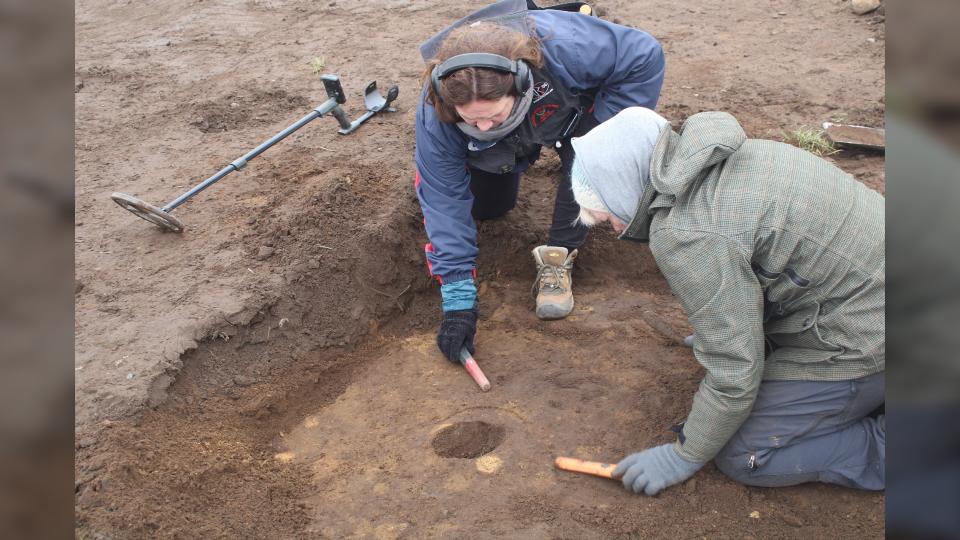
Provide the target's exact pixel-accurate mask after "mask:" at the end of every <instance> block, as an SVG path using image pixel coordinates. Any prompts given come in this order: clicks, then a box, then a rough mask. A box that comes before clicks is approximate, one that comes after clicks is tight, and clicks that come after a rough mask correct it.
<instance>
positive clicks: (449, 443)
mask: <svg viewBox="0 0 960 540" xmlns="http://www.w3.org/2000/svg"><path fill="white" fill-rule="evenodd" d="M506 435H507V430H506V429H504V427H503V426H498V425H496V424H488V423H486V422H458V423H456V424H453V425H452V426H447V427H445V428H443V429H442V430H440V432H439V433H437V434H436V435H434V437H433V441H432V443H431V444H432V445H433V451H434V452H436V453H437V455H438V456H440V457H445V458H475V457H480V456H482V455H484V454H486V453H489V452H491V451H493V449H494V448H496V447H498V446H500V443H502V442H503V439H504V438H505V437H506Z"/></svg>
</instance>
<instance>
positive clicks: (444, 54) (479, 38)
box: [421, 21, 543, 123]
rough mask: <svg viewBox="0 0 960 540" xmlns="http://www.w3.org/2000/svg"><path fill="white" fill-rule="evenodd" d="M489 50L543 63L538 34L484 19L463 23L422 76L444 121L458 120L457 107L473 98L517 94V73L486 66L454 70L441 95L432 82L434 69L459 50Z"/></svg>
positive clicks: (443, 83)
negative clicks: (515, 83) (531, 33)
mask: <svg viewBox="0 0 960 540" xmlns="http://www.w3.org/2000/svg"><path fill="white" fill-rule="evenodd" d="M472 52H485V53H493V54H499V55H500V56H503V57H506V58H509V59H510V60H524V61H525V62H526V63H527V64H528V65H530V67H541V66H542V65H543V53H542V52H541V51H540V42H539V41H538V40H537V38H535V37H533V36H530V35H527V34H524V33H521V32H518V31H516V30H513V29H510V28H507V27H504V26H501V25H499V24H495V23H491V22H487V21H481V22H477V23H473V24H469V25H466V26H461V27H460V28H457V29H455V30H453V31H451V32H450V34H449V35H448V36H447V37H446V38H445V39H444V40H443V43H442V44H441V45H440V49H439V51H437V54H436V56H434V57H433V58H432V59H431V60H430V61H429V62H427V67H426V68H425V69H424V72H423V76H422V77H421V80H422V82H423V85H424V86H426V87H427V95H426V102H427V103H428V104H430V105H433V108H434V109H436V111H437V116H438V117H439V118H440V121H441V122H451V123H453V122H458V121H460V115H458V114H457V110H456V109H455V108H454V107H456V106H458V105H466V104H467V103H470V102H471V101H475V100H478V99H481V100H488V101H493V100H498V99H500V98H501V97H503V96H505V95H508V94H515V91H514V89H513V75H511V74H510V73H504V72H502V71H496V70H493V69H486V68H473V67H468V68H463V69H459V70H457V71H454V72H453V73H452V74H450V75H449V76H447V77H445V78H444V79H443V80H442V81H441V82H440V95H439V96H437V95H436V92H434V89H433V86H432V85H431V84H430V74H431V73H432V72H433V69H434V68H435V67H436V66H438V65H440V64H442V63H443V62H444V61H446V60H447V59H448V58H451V57H454V56H456V55H458V54H466V53H472Z"/></svg>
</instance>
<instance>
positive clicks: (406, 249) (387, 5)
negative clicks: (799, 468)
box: [75, 0, 885, 538]
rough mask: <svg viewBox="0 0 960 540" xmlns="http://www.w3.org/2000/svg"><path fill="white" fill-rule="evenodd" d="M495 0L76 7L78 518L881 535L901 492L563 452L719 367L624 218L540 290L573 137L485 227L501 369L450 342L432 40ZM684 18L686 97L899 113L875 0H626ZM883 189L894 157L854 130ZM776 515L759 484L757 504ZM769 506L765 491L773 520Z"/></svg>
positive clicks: (191, 528) (852, 164) (674, 99)
mask: <svg viewBox="0 0 960 540" xmlns="http://www.w3.org/2000/svg"><path fill="white" fill-rule="evenodd" d="M483 5H485V3H484V2H480V1H470V2H466V3H464V2H456V1H453V0H431V1H427V0H407V1H401V0H391V1H364V0H359V1H353V2H338V1H324V2H306V1H303V0H300V1H290V2H280V1H276V0H243V1H239V0H236V1H216V2H215V1H211V0H171V1H170V2H165V3H162V4H156V5H154V4H143V3H134V2H130V1H129V0H81V1H79V2H77V4H76V75H75V78H76V86H75V90H76V94H75V97H76V145H77V147H76V179H77V185H76V196H77V202H76V208H77V212H76V287H75V290H76V344H75V345H76V365H75V369H76V421H75V427H76V447H77V452H76V499H75V502H76V516H77V525H76V526H77V536H78V537H80V538H128V537H132V538H138V537H147V536H150V537H153V536H156V537H164V538H194V537H197V538H199V537H202V538H208V537H218V538H224V537H231V538H236V537H244V538H249V537H255V538H256V537H264V538H301V537H330V538H342V537H364V538H366V537H371V538H400V537H408V538H419V537H441V536H450V537H468V538H487V537H514V538H628V537H638V538H639V537H665V536H672V537H680V538H693V537H711V538H713V537H721V538H768V537H775V538H781V537H857V538H879V537H882V536H883V533H884V524H883V508H884V497H883V495H882V494H876V493H863V492H855V491H850V490H845V489H840V488H836V487H831V486H823V485H805V486H798V487H794V488H785V489H755V488H747V487H744V486H740V485H737V484H735V483H733V482H731V481H729V480H727V479H726V478H725V477H724V476H723V475H722V474H721V473H720V472H719V471H717V470H716V469H715V468H714V467H713V465H708V466H707V467H706V468H705V469H704V470H703V471H701V472H700V473H698V474H697V475H696V476H695V477H694V478H693V479H691V480H690V481H688V482H686V483H685V484H683V485H680V486H677V487H675V488H672V489H670V490H668V491H666V492H664V493H663V494H662V495H660V496H658V497H653V498H649V497H638V496H633V495H630V494H628V493H627V492H626V491H624V490H623V488H622V487H621V486H620V485H619V484H617V483H614V482H610V481H607V480H602V479H596V478H591V477H585V476H580V475H576V474H572V473H565V472H560V471H556V470H554V469H553V466H552V461H553V457H555V456H557V455H570V456H575V457H581V458H586V459H596V460H601V461H616V460H618V459H620V458H622V457H623V456H624V455H625V454H627V453H629V452H632V451H636V450H639V449H642V448H644V447H647V446H650V445H653V444H658V443H663V442H667V441H669V440H671V439H672V433H670V432H669V431H668V427H669V426H670V425H672V424H673V423H675V422H676V421H678V420H682V419H683V418H684V417H685V416H686V413H687V410H688V408H689V405H690V400H691V398H692V396H693V393H694V391H695V390H696V387H697V384H698V382H699V380H700V378H701V376H702V370H701V368H700V367H699V366H698V365H697V363H696V362H695V360H694V359H693V357H692V355H691V353H690V351H689V349H686V348H684V347H682V346H681V345H680V340H682V337H683V336H684V335H686V334H687V333H688V331H689V326H688V324H687V322H686V317H685V316H684V314H683V312H682V310H681V309H680V306H679V305H678V304H677V302H676V301H675V300H674V299H673V297H672V295H671V294H670V290H669V288H668V286H667V284H666V281H665V280H664V279H663V277H662V276H661V275H660V273H659V271H658V270H657V268H656V266H655V265H654V263H653V260H652V258H651V257H650V254H649V250H648V249H647V248H646V246H643V245H635V244H625V243H622V242H618V241H617V240H615V239H614V238H613V237H612V235H611V234H610V233H608V232H604V231H597V232H594V233H592V236H591V238H590V239H589V240H588V243H587V244H586V246H585V247H584V249H583V250H582V255H581V257H580V259H578V265H577V268H576V271H575V282H576V288H575V291H576V293H577V296H576V298H577V308H576V311H575V312H574V314H573V315H572V316H571V317H569V318H567V319H565V320H563V321H555V322H543V321H540V320H538V319H537V318H536V317H535V316H534V314H533V312H532V299H531V297H530V290H529V287H530V283H531V281H532V279H533V275H534V267H533V264H532V257H531V256H530V254H529V253H530V250H531V249H532V248H533V247H534V246H536V245H538V244H540V243H542V241H543V240H544V238H545V234H546V230H547V226H548V223H549V213H550V209H551V207H552V200H553V190H554V188H555V181H556V175H557V171H558V169H559V160H558V159H557V158H556V157H555V156H553V155H552V153H550V152H546V153H545V154H544V158H543V159H542V160H541V161H540V162H539V163H538V164H537V165H536V166H535V167H534V169H533V170H532V171H530V172H529V173H528V174H527V175H526V176H525V177H524V180H523V184H522V187H521V200H520V202H519V204H518V207H517V208H516V209H515V210H514V211H513V212H511V213H510V214H509V215H508V216H507V217H506V218H504V219H502V220H498V221H495V222H486V223H483V224H481V226H480V239H479V241H480V244H481V257H480V260H479V271H480V301H481V309H482V314H481V322H480V329H479V332H478V336H477V340H478V343H477V346H478V352H477V360H478V362H479V363H480V365H481V366H482V367H483V369H484V370H485V371H486V374H487V375H488V377H489V378H490V380H491V382H492V383H493V388H492V390H491V391H490V392H486V393H482V392H480V391H479V389H478V388H477V386H476V384H475V383H474V382H473V381H472V380H471V379H470V378H469V376H468V375H467V373H466V372H465V371H464V370H463V368H461V367H460V366H457V365H453V364H450V363H448V362H446V361H445V360H443V359H442V357H441V355H440V354H439V352H438V351H437V350H436V346H435V345H434V342H433V340H434V331H435V326H436V324H437V322H438V314H439V305H438V303H439V300H438V296H439V295H438V291H437V288H436V284H435V283H434V282H432V281H431V280H430V278H429V277H428V276H427V273H426V269H425V265H424V261H423V251H422V249H423V247H422V246H423V244H424V242H425V241H426V239H425V235H424V233H423V231H422V228H421V223H420V222H421V219H422V216H421V214H420V211H419V206H418V204H417V202H416V197H415V195H414V193H413V189H412V180H413V166H412V161H413V159H412V155H413V144H414V143H413V133H412V125H413V117H414V106H415V100H416V96H417V95H418V93H419V83H418V76H419V73H420V70H421V63H420V60H419V56H418V52H417V45H418V44H419V43H420V42H422V41H424V40H425V39H427V38H428V37H430V36H431V35H432V34H433V33H434V32H436V31H438V30H440V29H441V28H442V27H443V26H445V25H446V24H448V23H449V22H451V21H452V20H454V19H456V18H458V17H461V16H463V15H465V14H467V13H468V12H470V11H473V10H475V9H477V8H479V7H481V6H483ZM600 7H601V8H602V9H603V12H604V13H605V15H604V16H605V17H606V18H608V19H610V20H614V21H616V22H619V23H621V24H626V25H631V26H636V27H639V28H643V29H645V30H647V31H649V32H651V33H652V34H653V35H654V36H656V37H657V38H658V39H660V40H661V42H662V43H663V44H664V47H665V50H666V54H667V62H668V69H667V78H666V82H665V85H664V90H663V96H662V98H661V101H660V105H659V109H660V112H661V113H662V114H664V115H665V116H666V117H667V118H669V119H670V120H671V121H672V122H673V123H674V125H676V126H679V125H680V124H681V123H682V121H683V120H684V119H685V118H686V117H688V116H689V115H691V114H693V113H696V112H698V111H702V110H726V111H729V112H731V113H732V114H734V115H735V116H736V117H737V118H738V119H739V120H740V121H741V123H742V124H743V125H744V128H745V129H746V130H747V132H748V134H749V135H750V136H752V137H761V138H774V139H783V138H784V137H785V134H786V133H787V132H789V131H792V130H794V129H797V128H799V127H817V126H819V125H820V124H821V123H822V122H824V121H832V122H841V123H850V124H857V125H866V126H874V127H882V126H883V112H884V105H883V93H884V56H883V47H884V45H883V44H884V33H885V30H884V16H883V12H882V9H881V11H880V12H874V13H872V14H869V15H866V16H857V15H854V14H853V13H852V12H851V11H850V9H849V4H848V2H845V1H842V0H815V1H811V2H804V3H802V4H797V3H794V2H788V1H786V0H780V1H774V2H771V3H757V2H747V1H744V0H727V1H723V2H721V1H719V0H706V1H704V2H698V3H696V4H695V5H690V6H679V5H677V4H676V3H674V2H660V1H654V2H644V3H636V2H629V1H626V0H619V1H605V2H603V3H601V4H600ZM315 58H320V59H322V61H323V64H324V68H323V71H324V72H329V73H336V74H338V75H340V77H341V79H342V81H343V85H344V89H345V90H346V92H347V96H348V101H347V103H346V105H345V108H346V109H347V111H348V112H349V113H350V114H351V115H352V116H356V115H358V114H360V113H361V112H362V105H361V103H362V99H361V95H362V90H363V87H364V86H365V84H366V82H367V81H369V80H372V79H376V80H377V81H378V82H379V84H380V86H381V87H382V88H386V87H387V86H389V85H390V84H399V85H400V89H401V90H400V98H399V99H398V100H397V102H396V107H397V109H398V111H397V112H396V113H389V114H382V115H378V116H376V117H374V119H372V120H371V121H370V122H368V123H367V124H366V125H364V126H363V127H361V128H360V129H359V130H358V131H357V132H355V133H354V134H352V135H349V136H345V137H344V136H340V135H338V134H337V133H336V123H335V122H333V121H332V120H330V119H327V118H322V119H318V120H315V121H314V122H313V123H312V124H310V125H309V126H307V127H305V128H303V129H302V130H301V131H299V132H298V133H297V134H295V135H293V136H291V137H289V138H288V139H286V140H285V141H283V142H281V143H280V144H279V145H277V146H276V147H274V148H272V149H270V150H268V151H267V152H265V153H264V154H263V155H262V156H260V157H259V158H257V159H256V160H254V161H252V162H251V163H250V164H249V165H248V166H247V167H246V168H245V169H244V170H242V171H239V172H235V173H234V174H232V175H231V176H228V177H227V178H226V179H225V180H222V181H221V182H220V183H218V184H216V185H215V186H213V187H211V188H210V189H208V190H207V191H205V192H203V193H201V194H200V195H198V196H196V197H195V198H194V199H193V200H191V201H189V202H188V203H186V204H185V205H183V206H182V207H180V208H178V209H177V210H175V212H174V213H175V215H177V216H178V217H179V218H180V219H182V220H183V221H184V222H186V224H187V227H188V229H187V231H186V232H184V233H183V234H179V235H178V234H170V233H162V232H160V231H159V230H158V229H157V228H155V227H154V226H152V225H149V224H148V223H146V222H144V221H141V220H139V219H137V218H136V217H134V216H133V215H132V214H129V213H127V212H125V211H123V210H122V209H120V208H119V207H118V206H116V205H115V204H114V203H113V202H112V201H110V199H109V195H110V193H111V192H113V191H124V192H127V193H131V194H133V195H135V196H137V197H140V198H142V199H144V200H146V201H148V202H151V203H153V204H155V205H157V206H162V205H163V204H165V203H167V202H169V201H170V200H172V199H173V198H174V197H176V196H177V195H179V194H180V193H182V192H184V191H186V190H187V189H189V188H190V187H192V186H193V185H195V184H197V183H199V182H200V181H201V180H203V179H204V178H206V177H207V176H209V175H210V174H212V173H213V172H216V171H217V170H219V169H220V168H222V167H223V166H224V165H226V164H227V163H229V162H230V161H232V160H233V159H235V158H237V157H239V156H240V155H242V154H244V153H245V152H246V151H248V150H249V149H251V148H253V147H254V146H256V145H257V144H258V143H260V142H261V141H263V140H265V139H267V138H268V137H269V136H271V135H272V134H274V133H276V132H278V131H280V130H281V129H282V128H284V127H286V126H287V125H289V124H291V123H292V122H294V121H295V120H297V119H298V118H300V117H301V116H303V115H304V114H306V113H307V112H309V110H310V109H311V108H312V107H315V106H317V105H319V104H320V103H322V102H323V101H324V100H325V99H326V95H325V93H324V91H323V87H322V84H321V83H320V81H319V78H318V77H317V76H316V75H315V74H314V73H313V71H312V68H311V66H310V63H311V61H313V60H314V59H315ZM829 159H831V160H833V161H834V162H836V164H837V165H838V166H840V167H841V168H843V169H844V170H846V171H848V172H850V173H851V174H853V175H854V176H856V177H857V178H858V179H859V180H860V181H862V182H864V183H865V184H867V185H868V186H870V187H872V188H873V189H876V190H878V191H880V192H881V193H882V192H884V185H885V184H884V158H883V155H882V154H871V153H868V152H860V151H842V152H839V153H837V154H834V155H832V156H830V157H829ZM754 512H755V513H754ZM751 515H752V516H753V517H751Z"/></svg>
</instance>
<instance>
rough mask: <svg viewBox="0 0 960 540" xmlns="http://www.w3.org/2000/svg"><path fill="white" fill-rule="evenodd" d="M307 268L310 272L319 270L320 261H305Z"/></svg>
mask: <svg viewBox="0 0 960 540" xmlns="http://www.w3.org/2000/svg"><path fill="white" fill-rule="evenodd" d="M307 268H310V269H311V270H316V269H318V268H320V260H319V259H310V260H309V261H307Z"/></svg>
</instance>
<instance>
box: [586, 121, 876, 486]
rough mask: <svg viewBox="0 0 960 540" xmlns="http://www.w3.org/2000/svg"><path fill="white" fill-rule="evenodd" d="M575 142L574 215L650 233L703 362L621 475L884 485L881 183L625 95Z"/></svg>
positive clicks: (654, 479)
mask: <svg viewBox="0 0 960 540" xmlns="http://www.w3.org/2000/svg"><path fill="white" fill-rule="evenodd" d="M572 144H573V147H574V150H575V152H576V156H577V157H576V160H575V161H574V163H573V167H572V183H573V191H574V196H575V198H576V201H577V203H578V204H579V205H580V207H581V214H580V220H581V221H582V222H583V223H585V224H587V225H596V224H598V223H601V222H604V221H609V222H610V223H611V224H612V226H613V228H614V229H615V230H616V231H617V232H618V233H619V234H620V238H622V239H628V240H636V241H640V242H649V246H650V251H651V252H652V254H653V257H654V259H655V260H656V263H657V266H658V267H659V268H660V270H661V272H662V273H663V275H664V276H665V277H666V279H667V281H668V283H669V284H670V288H671V289H672V291H673V293H674V295H675V296H676V297H677V299H678V300H679V301H680V303H681V305H682V306H683V308H684V310H685V312H686V313H687V316H688V318H689V320H690V324H691V326H692V327H693V332H694V334H693V340H692V346H693V354H694V356H695V357H696V359H697V361H698V362H699V363H700V364H701V365H702V366H703V368H704V369H705V374H704V377H703V380H702V382H701V383H700V386H699V388H698V390H697V391H696V393H695V394H694V396H693V403H692V406H691V409H690V412H689V414H688V416H687V418H686V421H685V422H684V423H683V424H681V425H680V426H679V430H678V431H679V437H678V440H677V441H676V442H674V443H670V444H663V445H660V446H654V447H652V448H649V449H647V450H644V451H642V452H638V453H635V454H631V455H629V456H627V457H626V458H625V459H623V460H622V461H621V462H620V463H619V464H618V465H617V468H616V470H615V471H614V476H615V477H616V478H618V479H621V480H622V482H623V484H624V486H625V487H626V488H627V489H630V490H632V491H634V492H637V493H639V492H645V493H647V494H648V495H653V494H655V493H657V492H659V491H660V490H662V489H664V488H666V487H668V486H670V485H673V484H676V483H678V482H682V481H684V480H686V479H687V478H689V477H690V476H692V475H693V474H694V473H696V471H697V470H699V469H700V468H701V467H702V466H703V465H704V464H705V463H707V462H708V461H710V460H714V462H715V464H716V466H717V467H718V468H719V469H720V470H721V471H722V472H723V473H725V474H726V475H728V476H729V477H731V478H733V479H734V480H736V481H738V482H741V483H744V484H747V485H753V486H786V485H794V484H799V483H804V482H817V481H819V482H826V483H831V484H839V485H844V486H849V487H855V488H860V489H869V490H881V489H883V488H884V479H885V474H884V457H885V438H886V426H885V421H884V416H883V414H882V413H880V414H878V413H879V412H880V411H881V410H882V405H883V403H884V367H885V327H884V324H885V320H884V298H885V293H884V287H885V285H884V284H885V277H884V268H885V247H884V199H883V197H882V196H881V195H880V194H878V193H877V192H875V191H872V190H870V189H868V188H867V187H865V186H864V185H863V184H861V183H860V182H857V181H856V180H855V179H853V178H852V177H851V176H850V175H848V174H846V173H844V172H843V171H841V170H840V169H838V168H837V167H835V166H833V165H832V164H830V163H829V162H827V161H826V160H824V159H822V158H819V157H816V156H814V155H812V154H810V153H808V152H805V151H803V150H800V149H798V148H795V147H793V146H790V145H787V144H784V143H780V142H774V141H766V140H757V139H747V138H746V134H745V133H744V131H743V129H742V128H741V127H740V124H739V123H738V122H737V120H736V119H735V118H734V117H733V116H731V115H730V114H727V113H724V112H704V113H699V114H695V115H693V116H691V117H690V118H689V119H687V121H686V122H685V123H684V124H683V127H682V128H681V129H680V131H679V132H675V131H674V130H673V129H672V128H671V126H670V124H669V122H668V121H667V120H666V119H664V118H662V117H660V116H659V115H657V114H656V113H655V112H653V111H651V110H649V109H645V108H642V107H632V108H628V109H624V110H623V111H621V112H620V113H619V114H618V115H616V116H615V117H614V118H612V119H611V120H608V121H607V122H605V123H604V124H602V125H600V126H599V127H597V128H595V129H594V130H593V131H591V132H590V133H588V134H586V135H584V136H583V137H579V138H575V139H573V141H572ZM639 442H641V441H638V443H639Z"/></svg>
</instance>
